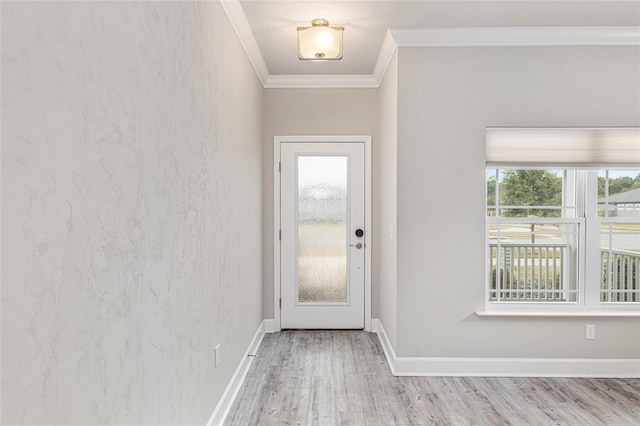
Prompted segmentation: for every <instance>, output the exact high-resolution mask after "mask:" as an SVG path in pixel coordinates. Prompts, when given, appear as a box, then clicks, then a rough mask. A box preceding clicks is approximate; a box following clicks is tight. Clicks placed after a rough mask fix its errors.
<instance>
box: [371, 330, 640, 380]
mask: <svg viewBox="0 0 640 426" xmlns="http://www.w3.org/2000/svg"><path fill="white" fill-rule="evenodd" d="M372 329H373V331H374V332H375V333H377V334H378V338H379V339H380V343H381V344H382V348H383V350H384V354H385V356H386V357H387V362H388V363H389V367H390V368H391V372H392V373H393V375H394V376H471V377H473V376H475V377H617V378H640V359H596V358H454V357H399V356H397V355H396V353H395V350H394V349H393V345H391V342H390V341H389V338H388V337H387V334H386V332H385V330H384V326H383V325H382V322H381V321H380V320H379V319H374V320H373V321H372Z"/></svg>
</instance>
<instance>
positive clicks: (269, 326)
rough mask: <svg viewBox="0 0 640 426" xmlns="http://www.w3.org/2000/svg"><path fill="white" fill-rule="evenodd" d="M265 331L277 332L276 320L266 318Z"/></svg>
mask: <svg viewBox="0 0 640 426" xmlns="http://www.w3.org/2000/svg"><path fill="white" fill-rule="evenodd" d="M264 332H265V333H275V332H276V320H274V319H266V320H264Z"/></svg>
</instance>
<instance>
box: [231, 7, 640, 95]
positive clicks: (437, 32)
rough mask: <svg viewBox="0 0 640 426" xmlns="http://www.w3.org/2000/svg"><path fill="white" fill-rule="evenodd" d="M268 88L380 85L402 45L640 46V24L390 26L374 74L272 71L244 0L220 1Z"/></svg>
mask: <svg viewBox="0 0 640 426" xmlns="http://www.w3.org/2000/svg"><path fill="white" fill-rule="evenodd" d="M219 1H220V3H221V4H222V7H223V8H224V11H225V13H226V14H227V17H228V18H229V21H230V22H231V25H232V26H233V28H234V30H235V32H236V34H237V35H238V38H239V39H240V43H241V44H242V46H243V47H244V50H245V51H246V52H247V56H248V57H249V61H250V62H251V65H252V66H253V68H254V70H255V71H256V74H257V76H258V79H260V82H261V83H262V86H263V87H264V88H269V89H271V88H292V89H293V88H296V89H299V88H324V89H326V88H376V87H380V83H381V82H382V79H383V78H384V75H385V74H386V72H387V68H388V67H389V64H390V62H391V59H392V58H393V55H394V53H395V52H396V50H397V49H398V48H399V47H510V46H520V47H526V46H640V27H638V26H633V27H455V28H454V27H451V28H402V29H400V28H399V29H388V30H387V33H386V35H385V38H384V41H383V42H382V46H381V47H380V52H379V53H378V59H377V61H376V64H375V67H374V69H373V73H372V74H371V75H271V74H269V69H268V68H267V64H266V62H265V60H264V57H263V56H262V52H261V51H260V48H259V47H258V42H257V41H256V39H255V36H254V35H253V31H252V30H251V26H250V25H249V21H247V17H246V15H245V13H244V10H243V9H242V5H241V4H240V0H219Z"/></svg>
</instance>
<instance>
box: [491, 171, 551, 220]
mask: <svg viewBox="0 0 640 426" xmlns="http://www.w3.org/2000/svg"><path fill="white" fill-rule="evenodd" d="M500 194H501V196H500V198H501V201H500V204H501V205H505V206H561V205H562V178H561V177H560V176H557V175H556V174H555V173H553V172H551V171H548V170H505V172H504V179H503V180H502V184H501V185H500ZM502 215H504V216H512V217H527V216H537V217H560V216H561V211H560V210H559V209H536V208H531V209H527V208H507V209H504V210H503V211H502Z"/></svg>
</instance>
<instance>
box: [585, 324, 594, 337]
mask: <svg viewBox="0 0 640 426" xmlns="http://www.w3.org/2000/svg"><path fill="white" fill-rule="evenodd" d="M584 338H585V339H587V340H595V338H596V326H595V325H594V324H587V325H586V326H585V327H584Z"/></svg>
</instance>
